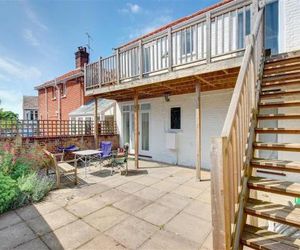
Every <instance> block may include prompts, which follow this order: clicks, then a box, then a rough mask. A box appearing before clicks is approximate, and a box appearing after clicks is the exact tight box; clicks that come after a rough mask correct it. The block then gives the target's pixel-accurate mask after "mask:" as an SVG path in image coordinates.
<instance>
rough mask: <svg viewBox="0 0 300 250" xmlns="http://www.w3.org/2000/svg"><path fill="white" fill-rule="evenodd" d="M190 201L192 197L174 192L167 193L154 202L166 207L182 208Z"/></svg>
mask: <svg viewBox="0 0 300 250" xmlns="http://www.w3.org/2000/svg"><path fill="white" fill-rule="evenodd" d="M191 201H192V199H190V198H188V197H184V196H182V195H179V194H175V193H167V194H165V195H164V196H162V197H161V198H159V199H158V200H157V201H156V202H157V203H159V204H161V205H163V206H166V207H170V208H174V209H177V210H182V209H183V208H184V207H186V206H187V205H188V204H189V203H190V202H191Z"/></svg>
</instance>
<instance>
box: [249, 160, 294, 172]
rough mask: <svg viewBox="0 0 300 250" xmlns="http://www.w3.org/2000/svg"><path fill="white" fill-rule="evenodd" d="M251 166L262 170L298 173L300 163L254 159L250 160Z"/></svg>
mask: <svg viewBox="0 0 300 250" xmlns="http://www.w3.org/2000/svg"><path fill="white" fill-rule="evenodd" d="M251 166H252V167H256V168H262V169H273V170H278V171H288V172H298V173H300V162H297V161H284V160H275V159H258V158H254V159H252V160H251Z"/></svg>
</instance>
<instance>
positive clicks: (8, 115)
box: [0, 109, 18, 120]
mask: <svg viewBox="0 0 300 250" xmlns="http://www.w3.org/2000/svg"><path fill="white" fill-rule="evenodd" d="M0 120H18V114H16V113H14V112H12V111H4V110H3V109H0Z"/></svg>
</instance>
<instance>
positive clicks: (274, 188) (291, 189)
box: [248, 176, 300, 197]
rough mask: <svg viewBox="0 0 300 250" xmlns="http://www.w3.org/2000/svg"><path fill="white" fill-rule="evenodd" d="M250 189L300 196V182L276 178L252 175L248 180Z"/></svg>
mask: <svg viewBox="0 0 300 250" xmlns="http://www.w3.org/2000/svg"><path fill="white" fill-rule="evenodd" d="M248 187H249V188H250V189H255V190H260V191H265V192H270V193H275V194H281V195H287V196H292V197H300V183H294V182H290V181H283V180H274V179H268V178H264V177H253V176H252V177H250V178H249V181H248Z"/></svg>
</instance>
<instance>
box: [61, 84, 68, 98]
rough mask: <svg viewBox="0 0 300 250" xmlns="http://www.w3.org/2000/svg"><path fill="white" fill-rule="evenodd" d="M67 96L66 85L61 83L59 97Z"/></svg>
mask: <svg viewBox="0 0 300 250" xmlns="http://www.w3.org/2000/svg"><path fill="white" fill-rule="evenodd" d="M66 95H67V84H66V83H62V84H61V85H60V96H61V97H65V96H66Z"/></svg>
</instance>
